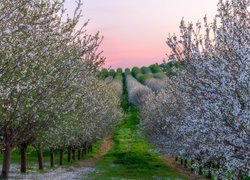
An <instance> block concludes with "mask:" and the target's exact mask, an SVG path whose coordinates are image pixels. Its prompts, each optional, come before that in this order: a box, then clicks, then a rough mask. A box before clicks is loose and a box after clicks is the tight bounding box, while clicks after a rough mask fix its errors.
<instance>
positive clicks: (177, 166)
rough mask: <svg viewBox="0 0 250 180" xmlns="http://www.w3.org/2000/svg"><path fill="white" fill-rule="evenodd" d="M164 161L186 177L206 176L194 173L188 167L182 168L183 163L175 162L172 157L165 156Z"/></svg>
mask: <svg viewBox="0 0 250 180" xmlns="http://www.w3.org/2000/svg"><path fill="white" fill-rule="evenodd" d="M164 162H165V163H166V164H167V165H168V166H169V167H171V168H173V169H175V170H176V171H177V172H179V173H180V174H183V175H185V176H187V177H188V179H189V180H205V179H206V178H204V177H201V176H199V175H196V174H194V173H193V172H192V171H191V170H190V169H187V168H184V167H183V165H181V164H178V163H176V162H175V159H174V158H172V157H165V158H164Z"/></svg>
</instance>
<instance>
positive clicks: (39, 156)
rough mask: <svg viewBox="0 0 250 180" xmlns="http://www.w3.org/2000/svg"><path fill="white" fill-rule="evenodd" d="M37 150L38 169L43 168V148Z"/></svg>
mask: <svg viewBox="0 0 250 180" xmlns="http://www.w3.org/2000/svg"><path fill="white" fill-rule="evenodd" d="M36 152H37V159H38V168H39V170H43V169H44V161H43V150H42V148H39V149H37V150H36Z"/></svg>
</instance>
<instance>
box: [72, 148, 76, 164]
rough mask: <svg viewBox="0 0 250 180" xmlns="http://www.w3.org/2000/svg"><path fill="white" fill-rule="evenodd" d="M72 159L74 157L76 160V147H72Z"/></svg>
mask: <svg viewBox="0 0 250 180" xmlns="http://www.w3.org/2000/svg"><path fill="white" fill-rule="evenodd" d="M72 159H73V161H74V160H76V149H75V147H73V148H72Z"/></svg>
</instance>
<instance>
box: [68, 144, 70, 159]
mask: <svg viewBox="0 0 250 180" xmlns="http://www.w3.org/2000/svg"><path fill="white" fill-rule="evenodd" d="M70 161H71V146H68V162H70Z"/></svg>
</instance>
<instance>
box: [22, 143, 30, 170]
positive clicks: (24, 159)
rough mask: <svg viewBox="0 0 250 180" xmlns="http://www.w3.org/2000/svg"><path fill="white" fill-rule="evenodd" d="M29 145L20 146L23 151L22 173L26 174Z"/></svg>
mask: <svg viewBox="0 0 250 180" xmlns="http://www.w3.org/2000/svg"><path fill="white" fill-rule="evenodd" d="M27 147H28V146H27V144H26V143H22V144H21V146H20V149H21V168H20V171H21V173H26V171H27V153H26V151H27Z"/></svg>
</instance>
